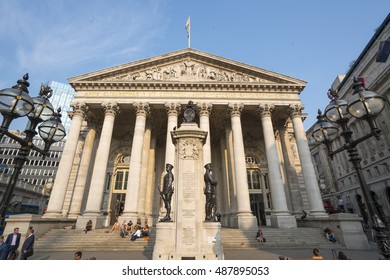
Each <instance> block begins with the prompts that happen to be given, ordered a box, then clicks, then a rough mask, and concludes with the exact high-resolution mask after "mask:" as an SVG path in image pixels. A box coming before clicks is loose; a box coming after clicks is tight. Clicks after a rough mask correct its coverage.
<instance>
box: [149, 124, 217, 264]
mask: <svg viewBox="0 0 390 280" xmlns="http://www.w3.org/2000/svg"><path fill="white" fill-rule="evenodd" d="M171 134H172V141H173V143H174V144H175V147H176V160H175V166H174V171H175V174H174V175H175V181H174V188H175V189H174V196H173V198H172V200H174V201H172V202H174V203H172V205H174V206H175V208H176V209H172V216H173V222H164V223H163V222H159V223H158V224H157V226H156V245H155V247H154V250H153V259H154V260H184V259H193V260H218V259H223V258H224V254H223V249H222V245H221V224H220V223H218V222H205V221H204V220H205V196H204V194H203V188H204V179H203V174H204V167H203V144H204V143H205V140H206V137H207V132H205V131H202V130H200V129H199V128H198V126H197V124H195V123H184V124H183V125H182V126H181V127H180V128H179V129H177V130H175V131H172V132H171Z"/></svg>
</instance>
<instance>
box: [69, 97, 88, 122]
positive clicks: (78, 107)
mask: <svg viewBox="0 0 390 280" xmlns="http://www.w3.org/2000/svg"><path fill="white" fill-rule="evenodd" d="M70 107H72V108H73V112H71V113H70V114H69V117H70V118H73V116H76V115H77V116H81V117H82V118H85V116H86V114H87V112H88V109H89V107H88V105H87V103H85V102H83V101H82V102H71V103H70Z"/></svg>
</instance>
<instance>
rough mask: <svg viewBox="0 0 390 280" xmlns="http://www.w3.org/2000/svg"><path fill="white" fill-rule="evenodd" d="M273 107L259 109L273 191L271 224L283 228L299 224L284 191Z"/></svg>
mask: <svg viewBox="0 0 390 280" xmlns="http://www.w3.org/2000/svg"><path fill="white" fill-rule="evenodd" d="M273 109H274V106H273V105H268V104H261V105H260V106H259V110H258V113H259V115H260V117H261V123H262V126H263V136H264V143H265V150H266V154H267V164H268V175H269V182H270V185H271V192H272V193H271V198H272V206H273V213H272V217H271V224H272V226H275V227H282V228H290V227H296V226H297V224H296V220H295V217H292V216H291V215H290V213H289V211H288V207H287V201H286V193H285V191H284V186H283V181H282V176H281V173H280V161H279V156H278V151H277V148H276V141H275V134H274V128H273V125H272V119H271V112H272V110H273Z"/></svg>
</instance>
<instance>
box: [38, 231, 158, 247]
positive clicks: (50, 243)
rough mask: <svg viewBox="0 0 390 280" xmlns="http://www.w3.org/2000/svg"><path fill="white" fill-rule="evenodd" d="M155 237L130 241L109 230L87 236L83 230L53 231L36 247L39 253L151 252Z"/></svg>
mask: <svg viewBox="0 0 390 280" xmlns="http://www.w3.org/2000/svg"><path fill="white" fill-rule="evenodd" d="M154 236H155V235H154V234H153V235H151V236H150V239H149V240H144V239H143V238H140V239H137V240H136V241H130V237H129V236H127V237H125V238H121V237H120V236H119V233H110V232H109V229H96V230H93V231H90V232H88V233H87V234H85V233H84V231H83V230H72V229H53V230H50V231H49V232H47V233H46V234H44V235H43V236H41V237H40V238H38V239H37V240H36V241H35V244H34V247H35V250H37V251H77V250H84V251H151V250H152V249H153V246H154V242H155V241H154V238H155V237H154Z"/></svg>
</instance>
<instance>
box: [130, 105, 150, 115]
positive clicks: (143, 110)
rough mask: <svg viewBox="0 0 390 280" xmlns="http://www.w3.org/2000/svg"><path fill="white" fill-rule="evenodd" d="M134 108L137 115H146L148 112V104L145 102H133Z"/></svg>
mask: <svg viewBox="0 0 390 280" xmlns="http://www.w3.org/2000/svg"><path fill="white" fill-rule="evenodd" d="M133 106H134V108H135V109H136V110H137V111H136V115H137V116H144V117H147V116H148V115H149V114H150V106H149V103H147V102H137V103H134V104H133Z"/></svg>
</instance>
